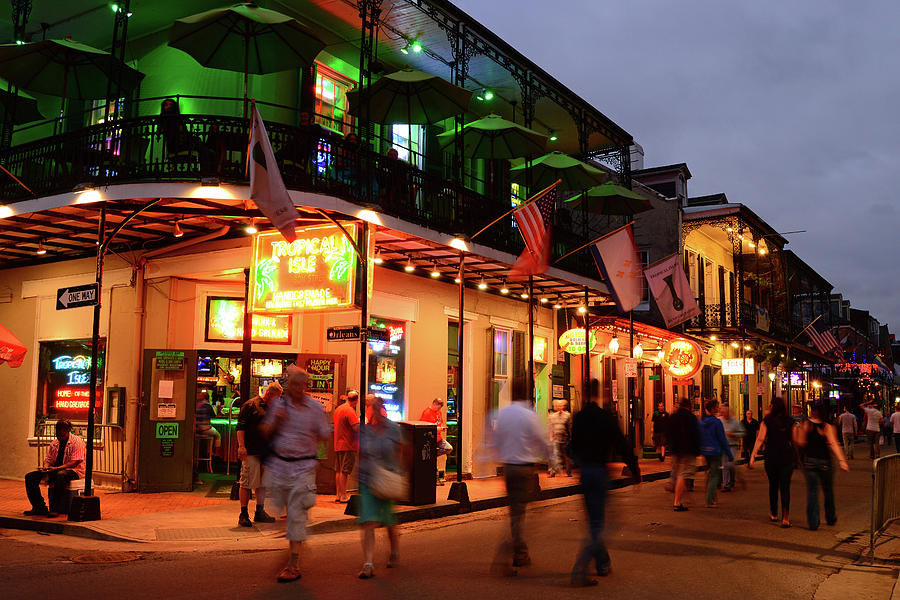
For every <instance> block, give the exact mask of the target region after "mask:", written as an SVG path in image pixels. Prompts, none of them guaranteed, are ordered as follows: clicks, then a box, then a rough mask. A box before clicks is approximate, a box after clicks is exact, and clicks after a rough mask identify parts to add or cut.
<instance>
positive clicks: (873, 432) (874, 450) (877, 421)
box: [862, 400, 884, 459]
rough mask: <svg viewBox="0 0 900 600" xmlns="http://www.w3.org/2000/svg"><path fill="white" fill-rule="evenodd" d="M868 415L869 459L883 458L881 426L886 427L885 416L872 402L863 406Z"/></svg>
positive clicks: (867, 441) (867, 438)
mask: <svg viewBox="0 0 900 600" xmlns="http://www.w3.org/2000/svg"><path fill="white" fill-rule="evenodd" d="M862 407H863V410H864V411H865V413H866V443H868V445H869V458H871V459H876V458H878V457H879V456H881V449H880V448H879V443H878V442H879V440H878V438H879V437H881V426H882V425H884V415H882V414H881V411H880V410H878V404H877V403H876V402H875V401H874V400H872V401H871V402H867V403H865V404H863V405H862Z"/></svg>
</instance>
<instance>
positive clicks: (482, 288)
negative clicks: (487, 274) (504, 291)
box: [478, 275, 488, 290]
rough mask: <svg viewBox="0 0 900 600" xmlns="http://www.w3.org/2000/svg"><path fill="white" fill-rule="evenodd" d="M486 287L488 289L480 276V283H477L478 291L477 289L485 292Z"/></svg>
mask: <svg viewBox="0 0 900 600" xmlns="http://www.w3.org/2000/svg"><path fill="white" fill-rule="evenodd" d="M487 287H488V284H487V283H486V282H485V280H484V275H482V276H481V281H479V282H478V289H479V290H486V289H487Z"/></svg>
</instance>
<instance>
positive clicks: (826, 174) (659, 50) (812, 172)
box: [454, 0, 900, 334]
mask: <svg viewBox="0 0 900 600" xmlns="http://www.w3.org/2000/svg"><path fill="white" fill-rule="evenodd" d="M454 3H455V4H456V5H457V6H459V8H461V9H462V10H464V11H465V12H467V13H469V15H471V16H472V17H473V18H475V19H476V20H478V21H479V22H481V23H482V24H483V25H485V26H487V27H489V28H490V29H492V30H493V31H494V32H495V33H496V34H497V35H499V36H500V37H501V38H503V39H504V40H505V41H507V42H509V43H510V44H511V45H512V46H513V47H515V48H516V49H517V50H518V51H520V52H521V53H522V54H524V55H525V56H527V57H528V58H529V59H531V60H532V61H534V62H535V63H536V64H538V65H540V66H541V67H542V68H543V69H544V70H546V71H547V72H548V73H550V74H551V75H553V76H554V77H556V78H557V79H558V80H559V81H561V82H562V83H563V84H565V85H566V86H568V87H569V88H570V89H572V90H573V91H574V92H576V93H578V94H579V95H580V96H581V97H583V98H584V99H586V100H587V101H589V102H590V103H591V104H592V105H594V106H595V107H596V108H598V109H599V110H600V111H602V112H603V113H604V114H606V116H608V117H609V118H611V119H612V120H613V121H614V122H616V123H617V124H618V125H619V126H621V127H622V128H624V129H625V130H626V131H628V132H629V133H630V134H631V135H632V136H633V137H634V139H635V141H637V142H638V143H639V144H641V146H643V148H644V156H645V160H644V166H645V167H653V166H660V165H667V164H673V163H680V162H684V163H686V164H687V165H688V168H689V169H690V170H691V174H692V176H693V177H692V179H691V180H690V181H689V182H688V193H689V194H690V195H691V196H702V195H706V194H714V193H719V192H724V193H725V194H726V195H727V197H728V199H729V201H731V202H740V203H742V204H745V205H746V206H748V207H749V208H750V209H751V210H753V211H754V212H755V213H756V214H757V215H759V216H760V217H761V218H762V219H763V220H765V221H766V222H768V223H769V224H770V225H772V226H773V227H774V228H775V229H776V230H777V231H781V232H786V231H795V230H806V233H797V234H791V235H787V236H785V237H786V238H787V239H788V240H789V241H790V244H789V245H788V246H787V248H788V249H790V250H793V251H794V252H795V253H796V254H797V255H798V256H799V257H800V258H801V259H803V260H804V261H805V262H806V263H807V264H808V265H810V266H811V267H812V268H813V269H815V270H816V271H817V272H818V273H819V274H820V275H822V276H823V277H825V279H827V280H828V281H829V282H830V283H831V284H832V285H834V291H835V292H839V293H842V294H843V295H844V299H845V300H850V302H851V306H852V307H853V308H857V309H862V310H868V311H869V312H870V313H871V314H872V316H874V317H875V318H876V319H878V320H879V321H880V322H881V323H882V324H885V323H887V324H889V325H890V326H891V327H890V328H891V331H892V332H893V333H897V334H900V205H898V201H897V197H896V194H897V190H900V185H898V183H900V182H898V179H900V118H898V116H900V115H898V113H900V77H898V72H900V27H897V23H898V21H900V2H897V1H896V0H866V1H865V2H846V1H845V0H788V1H785V0H779V1H777V2H773V1H771V0H754V1H752V2H736V1H731V2H722V0H678V1H675V0H635V1H632V2H611V1H609V0H555V1H554V2H553V3H548V2H546V0H489V1H485V0H454Z"/></svg>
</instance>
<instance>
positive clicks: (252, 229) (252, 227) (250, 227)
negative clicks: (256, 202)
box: [244, 218, 259, 235]
mask: <svg viewBox="0 0 900 600" xmlns="http://www.w3.org/2000/svg"><path fill="white" fill-rule="evenodd" d="M244 231H246V232H247V233H249V234H250V235H253V234H254V233H257V232H258V231H259V229H257V228H256V224H255V223H254V222H253V219H252V218H251V219H250V222H249V223H247V226H246V227H244Z"/></svg>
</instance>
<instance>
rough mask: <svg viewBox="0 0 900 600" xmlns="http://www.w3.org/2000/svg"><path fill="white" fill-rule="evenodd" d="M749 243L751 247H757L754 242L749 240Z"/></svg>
mask: <svg viewBox="0 0 900 600" xmlns="http://www.w3.org/2000/svg"><path fill="white" fill-rule="evenodd" d="M747 245H749V246H750V247H751V248H756V244H754V243H753V242H749V241H748V242H747Z"/></svg>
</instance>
